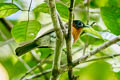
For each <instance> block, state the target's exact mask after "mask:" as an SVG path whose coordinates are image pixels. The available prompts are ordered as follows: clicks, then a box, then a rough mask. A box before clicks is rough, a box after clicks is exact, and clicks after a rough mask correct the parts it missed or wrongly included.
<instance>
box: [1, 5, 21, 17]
mask: <svg viewBox="0 0 120 80" xmlns="http://www.w3.org/2000/svg"><path fill="white" fill-rule="evenodd" d="M18 10H20V8H18V7H17V6H16V5H15V4H12V3H0V18H2V17H6V16H9V15H11V14H13V13H15V12H17V11H18Z"/></svg>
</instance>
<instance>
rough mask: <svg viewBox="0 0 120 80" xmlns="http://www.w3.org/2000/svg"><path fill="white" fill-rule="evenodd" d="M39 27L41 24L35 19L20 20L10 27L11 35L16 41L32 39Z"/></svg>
mask: <svg viewBox="0 0 120 80" xmlns="http://www.w3.org/2000/svg"><path fill="white" fill-rule="evenodd" d="M40 28H41V24H40V23H39V22H37V21H35V20H31V21H29V22H28V21H22V22H19V23H18V24H17V25H15V26H14V27H13V29H12V35H13V37H14V38H15V40H16V41H17V42H23V41H28V40H33V39H34V38H35V37H36V35H37V33H38V32H39V30H40Z"/></svg>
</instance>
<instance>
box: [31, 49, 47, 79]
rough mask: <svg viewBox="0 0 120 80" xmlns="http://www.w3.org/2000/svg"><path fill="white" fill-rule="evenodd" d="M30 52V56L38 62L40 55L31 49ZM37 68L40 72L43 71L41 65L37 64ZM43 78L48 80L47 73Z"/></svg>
mask: <svg viewBox="0 0 120 80" xmlns="http://www.w3.org/2000/svg"><path fill="white" fill-rule="evenodd" d="M31 53H32V56H33V57H34V58H35V60H36V61H37V62H39V61H40V56H39V55H38V54H37V53H36V52H35V51H31ZM38 68H39V70H40V71H41V72H43V68H42V65H39V67H38ZM44 79H45V80H48V79H49V78H48V76H47V75H44Z"/></svg>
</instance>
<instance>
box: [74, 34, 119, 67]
mask: <svg viewBox="0 0 120 80" xmlns="http://www.w3.org/2000/svg"><path fill="white" fill-rule="evenodd" d="M118 41H120V36H118V37H116V38H114V39H112V40H110V41H107V42H105V43H104V44H102V45H100V46H99V47H97V48H96V49H95V50H93V51H91V52H90V53H89V54H87V55H85V56H83V57H81V58H79V59H77V60H75V61H74V62H73V67H74V66H76V65H78V64H80V63H83V62H85V61H86V59H87V58H89V57H91V56H92V55H95V54H96V53H98V52H100V51H101V50H103V49H105V48H107V47H109V46H111V45H112V44H114V43H116V42H118Z"/></svg>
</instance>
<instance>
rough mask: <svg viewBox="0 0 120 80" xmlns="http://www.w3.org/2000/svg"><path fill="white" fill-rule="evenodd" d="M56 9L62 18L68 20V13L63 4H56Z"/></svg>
mask: <svg viewBox="0 0 120 80" xmlns="http://www.w3.org/2000/svg"><path fill="white" fill-rule="evenodd" d="M56 8H57V10H58V12H59V14H60V16H61V17H62V18H64V19H68V17H69V11H68V8H67V6H65V5H64V4H61V3H56Z"/></svg>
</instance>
